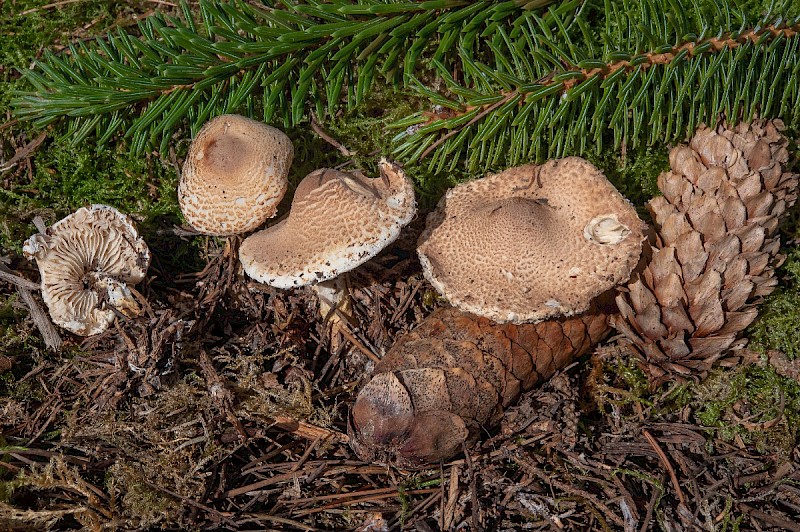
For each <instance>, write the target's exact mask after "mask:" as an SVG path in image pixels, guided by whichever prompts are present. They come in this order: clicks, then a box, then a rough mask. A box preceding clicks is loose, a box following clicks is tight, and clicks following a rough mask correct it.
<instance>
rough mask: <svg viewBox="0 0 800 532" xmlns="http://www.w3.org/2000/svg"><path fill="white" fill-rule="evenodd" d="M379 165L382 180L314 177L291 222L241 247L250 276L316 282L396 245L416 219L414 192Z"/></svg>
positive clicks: (326, 173)
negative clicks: (395, 242) (400, 235)
mask: <svg viewBox="0 0 800 532" xmlns="http://www.w3.org/2000/svg"><path fill="white" fill-rule="evenodd" d="M378 166H379V170H380V174H381V176H380V177H379V178H367V177H364V176H363V175H361V174H359V173H344V172H339V171H337V170H331V169H327V168H325V169H321V170H316V171H314V172H312V173H310V174H308V175H307V176H306V177H305V178H304V179H303V180H302V181H301V182H300V184H299V185H298V186H297V190H296V191H295V195H294V200H293V201H292V206H291V210H290V212H289V215H288V217H287V218H286V219H284V220H282V221H280V222H278V223H277V224H275V225H273V226H271V227H269V228H267V229H264V230H262V231H259V232H257V233H255V234H252V235H250V236H249V237H247V238H246V239H245V240H244V242H242V245H241V247H240V248H239V259H240V260H241V262H242V265H243V267H244V271H245V273H247V275H249V276H250V277H252V278H253V279H255V280H256V281H259V282H262V283H266V284H269V285H271V286H275V287H278V288H293V287H299V286H305V285H310V284H316V283H320V282H322V281H326V280H328V279H333V278H334V277H336V276H338V275H339V274H341V273H344V272H347V271H349V270H352V269H353V268H355V267H356V266H358V265H360V264H363V263H364V262H366V261H368V260H369V259H370V258H372V257H374V256H375V255H377V254H378V253H379V252H380V251H381V250H382V249H383V248H384V247H386V246H387V245H388V244H390V243H391V242H394V240H396V239H397V237H398V236H399V234H400V229H401V228H402V227H403V226H405V225H406V224H407V223H408V222H410V221H411V219H412V218H413V217H414V214H415V213H416V203H415V200H414V186H413V184H412V183H411V180H409V179H408V177H406V175H405V173H404V172H403V170H402V169H401V168H400V167H399V166H397V165H395V164H393V163H391V162H389V161H386V160H381V161H380V163H379V165H378Z"/></svg>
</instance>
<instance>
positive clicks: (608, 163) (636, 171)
mask: <svg viewBox="0 0 800 532" xmlns="http://www.w3.org/2000/svg"><path fill="white" fill-rule="evenodd" d="M588 158H589V160H590V161H591V162H592V163H593V164H594V165H595V166H597V167H598V168H600V169H602V170H603V172H604V173H605V174H606V177H608V179H609V181H611V182H612V183H614V186H616V187H617V189H619V191H620V193H622V195H623V196H625V197H626V198H628V199H629V200H630V201H631V202H632V203H633V204H634V205H636V206H637V207H641V206H643V205H644V204H645V203H646V202H647V200H649V199H650V198H652V197H653V196H657V195H659V194H660V192H659V190H658V184H657V180H658V176H659V174H660V173H661V172H664V171H666V170H669V148H668V147H666V146H663V147H660V148H642V149H638V150H636V151H634V152H632V153H628V154H626V155H625V157H623V156H621V155H620V154H616V153H611V152H605V153H603V154H602V155H600V156H589V157H588ZM643 213H644V209H641V208H640V214H643Z"/></svg>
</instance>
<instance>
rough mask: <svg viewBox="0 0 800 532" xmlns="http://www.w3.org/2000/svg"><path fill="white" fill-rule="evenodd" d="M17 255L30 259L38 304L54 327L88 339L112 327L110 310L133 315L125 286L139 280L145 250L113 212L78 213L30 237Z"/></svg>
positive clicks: (96, 208)
mask: <svg viewBox="0 0 800 532" xmlns="http://www.w3.org/2000/svg"><path fill="white" fill-rule="evenodd" d="M22 250H23V252H24V253H25V255H26V256H27V257H28V258H29V259H34V258H35V259H36V264H37V265H38V266H39V273H40V274H41V276H42V298H43V299H44V302H45V303H46V304H47V308H48V310H49V311H50V317H51V318H52V320H53V323H55V324H56V325H60V326H61V327H64V328H65V329H67V330H68V331H71V332H73V333H75V334H79V335H82V336H91V335H93V334H98V333H101V332H103V331H104V330H106V328H107V327H108V326H109V325H110V324H111V322H113V321H114V316H115V313H114V311H113V310H112V308H111V307H113V308H114V309H116V310H117V311H118V312H120V313H122V314H124V315H126V316H136V315H138V313H139V305H138V303H137V302H136V299H135V298H134V297H133V294H132V293H131V291H130V290H129V289H128V287H127V285H128V284H136V283H138V282H139V281H141V280H142V279H144V276H145V273H146V272H147V268H148V266H149V265H150V250H149V249H147V244H145V242H144V240H142V239H141V238H140V237H139V233H137V231H136V228H135V227H134V226H133V222H132V221H131V219H130V218H129V217H128V216H126V215H124V214H122V213H121V212H119V211H118V210H117V209H115V208H114V207H109V206H108V205H91V206H90V207H88V208H86V207H81V208H80V209H78V210H77V211H75V212H74V213H72V214H70V215H69V216H67V217H66V218H64V219H63V220H61V221H60V222H56V223H55V224H54V225H53V226H52V227H50V228H49V229H48V230H47V232H46V234H41V233H37V234H35V235H33V236H32V237H30V238H29V239H28V240H26V241H25V245H24V246H23V248H22Z"/></svg>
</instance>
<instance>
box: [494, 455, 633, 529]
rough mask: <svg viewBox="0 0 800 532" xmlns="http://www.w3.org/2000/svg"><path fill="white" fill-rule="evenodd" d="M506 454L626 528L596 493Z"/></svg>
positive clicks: (527, 461)
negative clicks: (572, 484) (563, 480)
mask: <svg viewBox="0 0 800 532" xmlns="http://www.w3.org/2000/svg"><path fill="white" fill-rule="evenodd" d="M505 454H506V455H507V456H508V458H510V459H511V460H512V461H513V462H514V463H516V464H517V465H519V466H520V467H522V468H524V469H525V470H526V471H529V472H530V473H533V474H534V475H536V476H537V477H539V478H541V479H542V480H544V481H545V482H547V483H549V484H550V485H552V486H554V487H556V488H558V489H560V490H562V491H565V492H567V493H571V494H573V495H577V496H578V497H581V498H582V499H585V500H586V501H587V502H588V503H591V504H592V505H594V506H595V508H597V509H598V510H600V513H601V514H602V515H603V516H604V517H606V518H608V519H610V520H611V521H612V522H613V523H614V524H615V525H617V526H619V527H620V528H624V527H625V521H623V520H622V519H621V518H620V517H619V516H618V515H617V514H615V513H614V512H613V511H611V508H609V507H608V506H606V505H605V504H604V503H603V502H601V501H600V499H598V498H597V497H595V496H594V495H592V494H591V493H589V492H588V491H585V490H582V489H580V488H576V487H574V486H570V485H569V484H567V483H566V482H561V481H560V480H558V479H556V478H553V476H552V475H548V474H547V473H545V472H544V471H542V470H541V469H539V468H538V467H536V466H535V465H534V464H533V463H531V462H530V461H529V460H527V459H525V458H523V457H522V456H520V455H519V454H511V453H508V452H507V453H505Z"/></svg>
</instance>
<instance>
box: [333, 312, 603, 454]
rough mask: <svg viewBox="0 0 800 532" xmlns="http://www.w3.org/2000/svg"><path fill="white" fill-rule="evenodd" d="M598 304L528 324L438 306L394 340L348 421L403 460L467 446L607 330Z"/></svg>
mask: <svg viewBox="0 0 800 532" xmlns="http://www.w3.org/2000/svg"><path fill="white" fill-rule="evenodd" d="M611 306H612V307H613V305H611ZM598 309H599V307H598V306H596V307H595V310H594V312H592V313H587V314H584V315H582V316H575V317H571V318H561V319H557V320H556V319H553V320H548V321H545V322H541V323H538V324H522V325H514V324H510V323H509V324H503V325H498V324H496V323H494V322H492V321H490V320H488V319H487V318H479V317H476V316H474V315H472V314H467V313H465V312H462V311H459V310H456V309H453V308H448V309H439V310H437V311H435V312H434V313H433V314H431V315H430V316H428V317H427V318H426V319H425V320H424V321H423V322H422V323H421V324H420V325H419V326H418V327H417V328H416V329H414V330H413V331H412V332H410V333H408V334H406V335H404V336H403V337H401V338H399V339H398V340H397V342H395V344H394V345H393V346H392V348H391V349H390V350H389V352H388V353H387V354H386V356H384V357H383V359H382V360H381V362H380V363H379V364H377V365H376V367H375V370H374V372H373V377H372V380H371V381H370V382H369V383H368V384H367V385H366V386H365V387H364V388H362V390H361V392H360V393H359V395H358V398H357V399H356V403H355V405H354V406H353V409H352V413H351V417H350V423H349V426H348V433H349V434H350V442H351V445H352V447H353V450H354V451H355V452H356V454H357V455H358V456H359V457H361V458H362V459H363V460H365V461H369V462H384V463H386V462H393V463H397V464H398V465H400V466H404V467H416V466H420V465H422V464H424V463H431V462H437V461H439V460H444V459H447V458H449V457H450V456H452V455H454V454H456V453H458V452H459V451H460V450H461V448H462V445H463V444H464V443H468V442H472V441H474V440H476V439H477V437H478V436H479V434H480V433H481V431H482V430H484V429H486V428H490V427H491V426H492V425H495V424H496V423H497V422H498V421H499V419H500V416H501V415H502V413H503V410H504V409H505V408H506V407H507V406H508V405H509V404H510V403H511V402H513V401H515V400H516V399H517V397H518V396H519V394H520V393H521V392H522V391H525V390H529V389H530V388H532V387H533V386H534V385H536V384H537V383H538V382H540V381H542V380H544V379H547V378H549V377H550V376H551V375H552V374H553V373H555V371H557V370H558V369H560V368H562V367H564V366H566V365H567V364H569V363H570V362H571V361H572V360H574V358H575V357H577V356H580V355H581V354H583V353H585V352H586V351H587V350H588V349H589V348H590V347H591V346H592V345H594V344H595V343H597V342H598V341H600V340H601V339H602V337H604V336H605V335H606V333H607V332H608V331H609V330H610V327H609V326H608V316H607V312H608V311H609V308H608V307H604V308H603V310H602V311H600V310H598Z"/></svg>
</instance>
